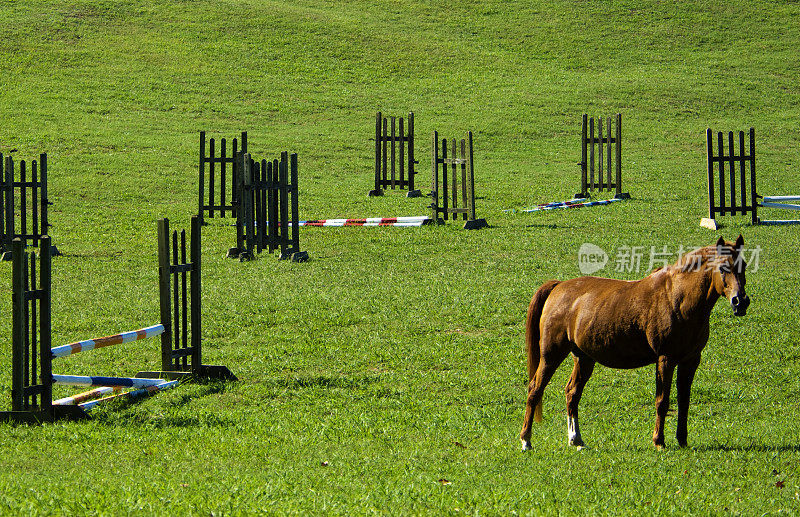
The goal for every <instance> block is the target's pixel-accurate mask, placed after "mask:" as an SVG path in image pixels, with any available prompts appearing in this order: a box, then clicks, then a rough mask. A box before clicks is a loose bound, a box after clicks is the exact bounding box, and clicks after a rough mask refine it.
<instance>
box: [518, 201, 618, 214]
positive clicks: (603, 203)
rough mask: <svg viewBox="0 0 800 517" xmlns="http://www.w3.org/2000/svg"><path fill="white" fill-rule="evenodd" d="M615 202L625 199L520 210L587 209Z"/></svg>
mask: <svg viewBox="0 0 800 517" xmlns="http://www.w3.org/2000/svg"><path fill="white" fill-rule="evenodd" d="M615 201H623V199H621V198H611V199H603V200H601V201H588V202H584V203H569V202H567V203H562V204H556V205H551V206H537V207H534V208H526V209H523V210H520V211H521V212H540V211H542V210H559V209H562V208H585V207H590V206H602V205H610V204H611V203H614V202H615Z"/></svg>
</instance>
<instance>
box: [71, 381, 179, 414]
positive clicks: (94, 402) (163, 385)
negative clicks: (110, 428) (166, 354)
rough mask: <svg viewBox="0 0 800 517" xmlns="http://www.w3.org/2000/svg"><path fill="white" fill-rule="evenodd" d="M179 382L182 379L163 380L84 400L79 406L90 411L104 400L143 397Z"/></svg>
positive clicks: (172, 386)
mask: <svg viewBox="0 0 800 517" xmlns="http://www.w3.org/2000/svg"><path fill="white" fill-rule="evenodd" d="M179 382H180V380H175V381H168V382H164V381H162V382H161V384H154V385H152V386H146V387H144V388H141V389H138V390H134V391H128V392H126V393H120V394H118V395H111V396H110V397H104V398H102V399H97V400H92V401H90V402H84V403H83V404H79V407H80V408H81V409H83V410H84V411H89V410H91V409H93V408H94V407H95V406H97V405H98V404H100V403H102V402H107V401H109V400H112V399H115V398H119V397H122V398H137V397H142V396H144V395H149V394H151V393H156V392H158V391H164V390H168V389H170V388H174V387H175V386H177V385H178V383H179Z"/></svg>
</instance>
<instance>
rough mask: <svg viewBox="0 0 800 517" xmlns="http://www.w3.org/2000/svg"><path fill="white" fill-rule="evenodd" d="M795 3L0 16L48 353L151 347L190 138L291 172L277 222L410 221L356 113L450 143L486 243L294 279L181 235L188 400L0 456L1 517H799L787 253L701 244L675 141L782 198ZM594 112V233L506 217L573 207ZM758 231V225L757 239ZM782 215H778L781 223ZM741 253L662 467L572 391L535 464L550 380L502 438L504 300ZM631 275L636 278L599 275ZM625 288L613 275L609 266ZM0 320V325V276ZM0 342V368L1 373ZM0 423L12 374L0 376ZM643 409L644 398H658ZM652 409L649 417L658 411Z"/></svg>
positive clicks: (364, 246) (508, 378) (118, 358)
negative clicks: (188, 263)
mask: <svg viewBox="0 0 800 517" xmlns="http://www.w3.org/2000/svg"><path fill="white" fill-rule="evenodd" d="M799 44H800V7H799V6H798V4H797V3H796V2H788V1H785V2H751V3H748V4H742V5H740V4H735V5H734V4H730V5H728V4H720V3H718V2H705V1H702V2H693V3H690V4H684V3H672V4H669V5H665V4H663V3H660V2H624V1H613V2H579V3H575V2H562V1H550V2H545V1H538V0H537V1H528V2H516V1H512V2H507V1H487V2H479V3H477V4H476V3H475V2H451V3H449V4H446V5H445V4H440V3H435V2H422V1H416V2H374V1H352V2H330V1H322V0H307V1H297V2H265V1H255V0H230V1H223V0H205V1H204V0H198V1H167V2H160V3H151V2H137V1H132V0H131V1H93V2H84V1H66V0H56V1H48V2H44V1H37V0H31V1H25V2H18V1H8V0H5V1H0V58H2V59H0V73H2V81H1V82H0V85H1V87H0V120H1V121H2V124H0V152H3V153H4V154H6V155H8V154H9V153H11V155H12V156H15V159H17V160H18V159H30V158H33V157H35V156H37V155H38V153H39V152H47V153H48V156H49V165H50V197H51V200H52V201H53V203H54V204H53V207H52V212H51V214H52V216H51V217H52V223H53V229H52V235H53V238H54V240H55V242H56V243H57V245H58V247H59V248H60V249H61V250H62V251H63V253H64V256H63V257H60V258H57V259H55V261H54V286H53V289H54V311H53V339H54V344H62V343H66V342H71V341H75V340H79V339H86V338H90V337H97V336H102V335H107V334H112V333H116V332H120V331H124V330H131V329H134V328H139V327H142V326H146V325H150V324H153V323H155V322H157V321H158V293H157V270H156V239H155V228H156V223H155V221H156V219H158V218H161V217H169V218H170V220H171V222H172V226H173V228H184V227H185V228H188V224H189V218H190V216H191V215H192V214H194V213H195V212H196V210H197V152H198V151H197V149H198V142H199V137H198V133H199V131H200V130H205V131H207V132H208V134H209V136H214V137H217V138H219V137H226V138H233V137H234V136H237V135H238V133H239V132H240V131H242V130H247V131H248V136H249V142H250V150H251V152H252V153H253V154H255V155H257V156H259V157H264V158H271V157H276V156H277V155H278V153H280V152H281V151H283V150H288V151H292V152H297V153H298V155H299V159H300V182H301V198H300V200H301V209H300V210H301V217H302V218H304V219H305V218H331V217H371V216H400V215H424V214H427V204H428V201H427V198H423V199H416V200H414V199H406V198H405V197H404V196H403V194H402V193H398V192H391V193H389V194H388V195H386V196H384V197H383V198H367V196H366V194H367V192H368V191H369V190H370V189H371V188H372V169H371V167H372V160H373V155H372V149H373V145H374V144H373V143H372V141H371V140H370V139H371V137H372V135H373V130H374V126H373V124H374V115H375V112H376V111H378V110H381V111H383V112H384V113H386V114H393V115H398V116H404V115H405V114H407V112H408V111H410V110H413V111H414V113H415V122H416V130H417V133H416V136H417V157H418V159H419V161H420V165H419V166H418V170H419V171H420V174H419V175H418V177H417V181H418V183H419V184H420V185H421V187H422V188H423V190H425V189H426V186H427V185H428V182H429V179H428V178H429V174H430V173H429V167H430V166H429V163H430V134H431V133H432V131H434V130H437V131H439V133H440V134H441V135H442V136H446V137H448V138H450V137H457V138H461V137H462V136H463V135H464V134H465V132H466V131H467V130H471V131H473V132H474V135H475V161H476V191H477V194H478V196H479V200H478V215H479V216H480V217H485V218H486V219H487V220H488V222H489V224H490V225H491V226H490V228H488V229H484V230H481V231H476V232H468V231H465V230H463V229H461V225H460V224H454V223H449V224H447V225H444V226H440V227H425V228H419V229H408V228H406V229H401V228H342V229H332V228H328V229H319V228H308V229H302V230H301V232H302V233H301V247H302V249H303V250H307V251H308V252H309V253H310V255H311V257H312V260H311V261H309V262H308V263H304V264H293V263H288V262H279V261H277V260H276V259H275V257H274V256H270V255H268V254H263V255H262V256H260V257H259V259H258V260H256V261H254V262H250V263H239V262H238V261H232V260H229V259H225V258H224V254H225V251H226V250H227V248H228V247H230V246H232V245H233V244H234V232H233V228H232V227H231V226H229V224H228V223H229V222H230V221H229V220H225V221H219V220H214V221H211V224H210V225H209V226H207V227H205V228H204V230H203V268H204V269H203V336H204V355H205V358H206V360H207V362H209V363H212V364H225V365H227V366H229V367H230V368H231V369H232V370H233V371H234V372H235V373H236V375H238V376H239V378H240V381H239V382H236V383H227V384H222V383H211V384H205V385H197V384H195V385H191V384H187V385H184V386H180V387H179V388H177V389H175V390H172V391H170V392H165V393H163V394H159V395H157V396H155V397H152V398H149V399H147V400H143V401H140V402H137V403H135V404H115V405H112V406H109V407H108V408H103V409H100V410H98V411H96V412H95V413H94V419H93V420H92V421H90V422H84V423H59V424H54V425H44V426H31V427H28V426H10V425H3V426H2V433H0V450H2V451H3V453H2V455H0V471H2V473H0V488H1V489H0V513H4V514H119V513H131V514H171V515H172V514H215V515H221V514H249V513H270V514H272V513H274V514H287V513H302V514H367V513H378V514H459V513H467V514H509V513H517V514H556V513H564V514H585V513H600V514H665V513H670V514H678V513H681V514H683V513H697V514H724V513H734V514H754V513H758V514H764V513H766V514H773V513H778V512H787V513H796V512H798V511H800V495H798V494H799V493H800V479H799V478H798V474H799V472H798V467H797V465H798V461H799V460H800V431H798V427H797V425H796V417H797V414H798V409H800V407H798V396H800V381H799V380H798V379H799V378H800V375H799V374H800V344H799V343H798V309H799V308H800V303H799V302H798V289H797V286H798V281H800V278H798V277H799V275H798V273H797V267H798V263H799V261H800V252H798V250H799V249H800V246H799V244H800V242H798V241H800V239H798V233H797V229H796V228H792V227H754V226H751V225H749V224H747V223H746V221H745V219H744V218H736V219H734V218H730V217H729V218H725V220H724V221H723V222H724V223H725V225H726V226H725V228H723V229H722V230H720V231H718V232H711V231H709V230H705V229H701V228H700V227H699V226H698V222H699V219H700V217H702V216H704V215H706V213H705V212H706V208H705V207H706V202H707V192H706V186H705V185H706V180H705V135H704V132H705V129H706V128H707V127H712V128H714V129H715V130H724V131H727V130H746V129H748V128H749V127H751V126H753V127H755V128H756V139H757V160H758V175H759V176H758V177H759V179H758V185H759V193H760V194H762V195H777V194H798V193H800V179H798V175H797V167H798V164H800V110H798V107H799V106H800V92H798V89H797V84H800V83H799V81H800V66H799V65H798V62H797V59H796V56H797V48H798V45H799ZM585 112H586V113H590V114H593V115H602V116H605V115H608V114H612V113H616V112H621V113H622V114H623V145H624V151H623V161H624V182H625V184H626V185H625V190H627V191H628V192H630V193H631V194H632V196H633V199H632V200H631V201H626V202H623V203H616V204H614V205H612V206H609V207H598V208H591V209H582V210H570V211H552V212H547V213H535V214H522V213H519V212H517V213H509V212H504V211H503V210H504V209H510V208H520V207H524V206H530V205H533V204H535V203H540V202H548V201H555V200H563V199H568V198H570V197H571V196H572V195H573V194H574V193H575V192H577V190H578V188H579V174H578V167H577V165H576V162H577V161H578V160H579V158H580V155H579V149H578V143H579V131H580V125H579V124H580V116H581V114H582V113H585ZM763 216H764V217H769V218H782V217H785V214H782V213H780V212H777V211H773V212H771V213H768V212H767V211H765V213H764V214H763ZM789 216H790V215H789ZM739 233H742V234H743V235H744V237H745V240H746V243H747V245H748V247H752V248H755V247H758V248H759V249H760V255H759V261H758V270H753V271H751V272H750V273H749V274H748V284H747V290H748V293H749V295H750V296H751V297H752V299H753V304H752V305H751V308H750V311H749V313H748V315H747V316H746V317H745V318H741V319H736V318H734V317H733V315H732V314H731V311H730V309H729V308H728V307H727V306H726V304H724V303H720V304H719V306H718V307H717V308H716V309H715V310H714V312H713V314H712V318H711V338H710V340H709V344H708V348H707V349H706V352H705V354H704V359H703V363H702V365H701V368H700V370H699V371H698V375H697V378H696V381H695V385H694V390H693V401H692V407H691V415H690V420H689V442H690V447H689V448H687V449H679V448H678V447H677V443H676V441H675V439H674V429H675V419H674V415H670V417H669V418H668V419H667V432H668V439H667V444H668V450H666V451H662V452H658V451H655V450H654V449H653V447H652V444H651V441H650V435H651V433H652V425H653V421H654V405H653V391H654V375H653V369H652V368H644V369H640V370H635V371H612V370H608V369H604V368H598V369H596V371H595V374H594V376H593V378H592V380H591V381H590V383H589V385H588V386H587V389H586V392H585V394H584V397H583V400H582V404H581V409H582V413H581V415H582V421H581V423H582V424H583V429H582V431H583V437H584V439H585V440H586V441H587V443H588V444H589V446H590V447H589V448H588V449H586V450H583V451H580V452H578V451H575V450H572V449H570V448H569V447H568V446H567V445H566V435H565V422H564V420H565V418H564V416H565V408H564V400H563V395H562V394H561V387H562V386H563V384H564V383H565V382H566V380H567V378H568V375H569V368H570V366H571V365H570V364H569V361H567V362H565V364H564V365H563V366H562V368H561V369H560V370H559V371H558V372H557V373H556V375H555V376H554V379H553V381H552V384H551V386H550V388H549V389H548V391H547V392H546V394H545V400H544V413H545V415H544V416H545V421H544V423H543V424H541V425H536V426H535V427H534V430H533V444H534V450H533V451H532V452H529V453H522V452H521V451H520V450H519V449H520V447H519V441H518V434H519V429H520V426H521V421H522V411H523V403H524V398H525V383H526V378H527V373H526V372H525V358H524V350H523V343H524V339H523V329H524V318H525V311H526V309H527V304H528V301H529V300H530V297H531V296H532V295H533V292H534V291H535V289H536V288H537V286H538V285H539V284H540V283H542V282H543V281H544V280H546V279H549V278H559V279H566V278H570V277H574V276H578V275H580V272H579V268H578V249H579V247H580V246H581V244H583V243H587V242H588V243H592V244H595V245H597V246H599V247H601V248H602V249H604V250H605V251H606V252H608V253H609V255H610V262H609V264H608V265H607V266H606V268H605V269H604V270H603V271H601V274H604V275H606V276H613V277H617V278H625V279H634V278H638V277H640V276H643V275H644V274H645V273H646V271H647V269H648V267H647V266H648V265H649V264H648V261H649V252H650V250H651V247H655V248H654V249H656V250H662V249H663V247H664V246H667V247H668V250H669V251H671V252H675V251H677V249H678V248H679V247H680V246H683V247H685V248H689V247H692V246H701V245H707V244H711V243H713V242H714V241H715V240H716V239H717V238H718V237H719V236H724V237H726V238H727V239H730V240H733V239H734V238H735V237H736V236H737V235H738V234H739ZM630 247H641V249H642V250H644V255H643V259H642V264H641V267H640V268H639V270H638V271H635V270H633V271H626V270H624V269H625V268H621V267H620V268H619V269H620V270H617V269H618V268H617V266H618V265H619V266H623V265H625V264H622V263H619V264H618V263H617V262H616V259H617V258H618V257H619V256H620V254H619V253H616V252H617V251H619V250H622V249H628V248H630ZM634 269H635V268H634ZM0 272H2V273H1V274H2V278H3V281H2V282H0V294H2V296H0V310H2V314H3V315H5V314H7V313H8V312H9V310H10V306H11V300H10V265H9V264H0ZM10 327H11V323H10V318H9V317H7V316H4V317H2V318H0V336H2V338H1V341H2V343H5V344H4V345H2V346H0V364H3V365H10V344H9V340H10V332H11V328H10ZM158 357H159V356H158V343H157V341H155V340H153V341H151V342H147V341H145V342H142V343H141V344H140V345H133V344H131V345H124V346H119V347H114V348H109V349H104V350H98V351H97V352H93V353H88V354H82V355H78V356H75V357H72V358H69V359H67V360H64V361H63V362H57V363H56V371H58V372H60V373H73V374H109V375H111V374H116V375H127V374H133V373H135V372H137V371H139V370H146V369H152V368H155V367H157V366H158ZM0 372H1V373H0V397H2V400H3V402H0V407H3V406H5V407H4V409H7V408H9V407H10V366H4V367H2V368H0ZM673 396H674V395H673ZM673 403H674V402H673Z"/></svg>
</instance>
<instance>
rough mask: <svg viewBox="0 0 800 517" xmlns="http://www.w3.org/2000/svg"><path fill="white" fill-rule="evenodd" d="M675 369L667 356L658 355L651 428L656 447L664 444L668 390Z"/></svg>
mask: <svg viewBox="0 0 800 517" xmlns="http://www.w3.org/2000/svg"><path fill="white" fill-rule="evenodd" d="M674 371H675V364H674V363H672V362H671V361H670V360H669V359H667V356H665V355H662V356H659V357H658V363H657V364H656V428H655V429H654V430H653V444H654V445H655V446H656V448H657V449H663V448H664V447H665V444H664V420H665V419H666V418H667V411H668V410H669V390H670V388H671V387H672V373H673V372H674Z"/></svg>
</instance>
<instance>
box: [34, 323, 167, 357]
mask: <svg viewBox="0 0 800 517" xmlns="http://www.w3.org/2000/svg"><path fill="white" fill-rule="evenodd" d="M163 333H164V325H162V324H160V323H159V324H158V325H152V326H150V327H145V328H143V329H139V330H132V331H130V332H123V333H121V334H114V335H113V336H106V337H101V338H97V339H87V340H85V341H78V342H77V343H70V344H68V345H61V346H57V347H55V348H51V349H50V351H51V352H52V354H53V357H54V358H55V357H67V356H69V355H72V354H77V353H78V352H85V351H87V350H94V349H95V348H102V347H104V346H111V345H119V344H121V343H129V342H131V341H138V340H140V339H145V338H149V337H153V336H158V335H161V334H163Z"/></svg>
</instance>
